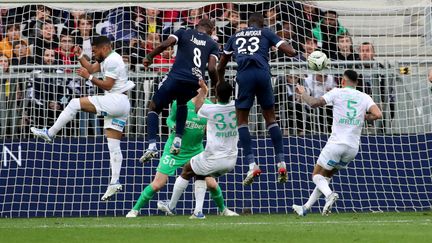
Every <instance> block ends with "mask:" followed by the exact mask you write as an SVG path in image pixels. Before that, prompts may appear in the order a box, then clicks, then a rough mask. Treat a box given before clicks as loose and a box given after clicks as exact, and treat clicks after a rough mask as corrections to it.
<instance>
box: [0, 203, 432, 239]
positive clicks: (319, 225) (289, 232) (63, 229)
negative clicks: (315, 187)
mask: <svg viewBox="0 0 432 243" xmlns="http://www.w3.org/2000/svg"><path fill="white" fill-rule="evenodd" d="M0 242H44V243H48V242H80V243H83V242H109V243H112V242H122V243H126V242H132V243H138V242H167V243H173V242H200V243H204V242H223V243H227V242H314V243H317V242H319V243H322V242H415V243H419V242H432V212H431V211H424V212H409V213H396V212H391V213H341V214H332V215H331V216H329V217H323V216H321V215H319V214H309V215H307V217H302V218H300V217H296V216H294V215H293V214H288V215H246V216H240V217H235V218H228V217H221V216H216V215H207V219H205V220H189V219H188V217H187V216H175V217H166V216H141V217H138V218H135V219H126V218H123V217H116V218H111V217H103V218H31V219H0Z"/></svg>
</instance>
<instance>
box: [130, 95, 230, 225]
mask: <svg viewBox="0 0 432 243" xmlns="http://www.w3.org/2000/svg"><path fill="white" fill-rule="evenodd" d="M195 100H196V98H192V99H191V100H190V101H189V102H188V103H187V109H188V112H187V118H186V126H185V130H184V134H183V137H182V147H181V152H180V153H179V154H177V155H174V154H171V153H170V148H171V145H172V143H173V140H174V138H175V124H176V120H175V118H176V113H177V111H176V107H177V104H176V101H174V102H173V104H172V106H171V107H172V108H171V111H170V113H169V116H168V118H167V125H168V127H169V128H170V129H171V130H172V131H173V132H171V134H170V136H169V138H168V140H167V142H166V143H165V146H164V151H163V154H162V157H161V159H160V161H159V165H158V167H157V169H156V176H155V177H154V179H153V182H152V183H151V184H150V185H148V186H146V187H145V188H144V191H143V192H142V193H141V195H140V197H139V198H138V201H137V202H136V203H135V205H134V207H133V209H132V210H131V211H129V213H128V214H127V215H126V217H127V218H135V217H137V216H138V214H139V210H140V209H141V208H142V207H144V206H145V205H146V204H147V203H148V202H149V201H150V200H151V199H152V198H153V196H154V195H155V194H156V192H158V191H159V190H160V189H162V187H164V186H165V185H166V183H167V181H168V176H172V175H174V174H175V173H176V170H177V169H178V168H181V167H182V166H183V165H185V164H186V163H187V162H189V160H190V159H191V158H192V157H194V156H195V155H197V154H199V153H201V152H202V151H204V146H203V138H204V134H205V127H206V123H207V120H206V119H203V118H199V117H198V115H197V114H196V113H195V104H194V103H195ZM205 103H211V102H210V101H209V100H206V101H205ZM140 161H141V162H143V160H141V159H140ZM206 183H207V187H208V189H209V190H210V194H211V197H212V198H213V200H214V202H215V203H216V205H217V207H218V209H219V212H220V214H221V215H222V216H238V214H237V213H236V212H234V211H231V210H229V209H228V208H227V207H226V206H225V202H224V198H223V195H222V190H221V189H220V187H219V185H218V183H217V182H216V180H215V179H214V178H213V177H206Z"/></svg>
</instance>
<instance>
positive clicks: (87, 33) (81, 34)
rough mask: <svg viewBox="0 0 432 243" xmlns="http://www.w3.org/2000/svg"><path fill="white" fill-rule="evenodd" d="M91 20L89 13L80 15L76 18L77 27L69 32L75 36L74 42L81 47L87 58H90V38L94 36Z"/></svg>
mask: <svg viewBox="0 0 432 243" xmlns="http://www.w3.org/2000/svg"><path fill="white" fill-rule="evenodd" d="M95 35H96V34H95V31H94V28H93V20H92V18H91V16H90V15H81V17H79V19H78V29H77V30H74V31H72V32H71V36H73V37H74V38H75V43H76V44H77V45H79V46H81V47H82V50H83V53H84V55H86V56H87V57H88V58H89V59H91V58H92V56H93V54H92V45H91V38H92V37H94V36H95Z"/></svg>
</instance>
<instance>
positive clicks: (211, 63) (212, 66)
mask: <svg viewBox="0 0 432 243" xmlns="http://www.w3.org/2000/svg"><path fill="white" fill-rule="evenodd" d="M216 64H217V59H216V57H215V56H213V55H210V57H209V60H208V64H207V70H208V74H209V76H210V80H211V82H212V86H216V84H217V83H218V82H219V80H218V73H217V71H216Z"/></svg>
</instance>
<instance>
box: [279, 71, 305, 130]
mask: <svg viewBox="0 0 432 243" xmlns="http://www.w3.org/2000/svg"><path fill="white" fill-rule="evenodd" d="M299 80H300V77H299V76H297V75H289V74H287V75H284V76H279V77H278V78H277V80H276V82H275V86H274V87H275V91H274V93H275V110H276V111H277V112H276V114H277V115H279V119H278V120H279V121H280V122H281V128H282V130H283V133H284V135H289V134H295V135H303V134H304V132H305V131H304V129H305V128H306V130H309V129H310V126H309V125H308V124H310V121H309V116H308V115H307V114H308V113H309V112H306V109H307V108H306V107H305V106H304V105H303V104H302V102H301V100H299V97H298V96H296V95H295V88H296V85H297V84H298V83H299ZM303 114H305V117H303ZM304 124H306V126H304Z"/></svg>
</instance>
